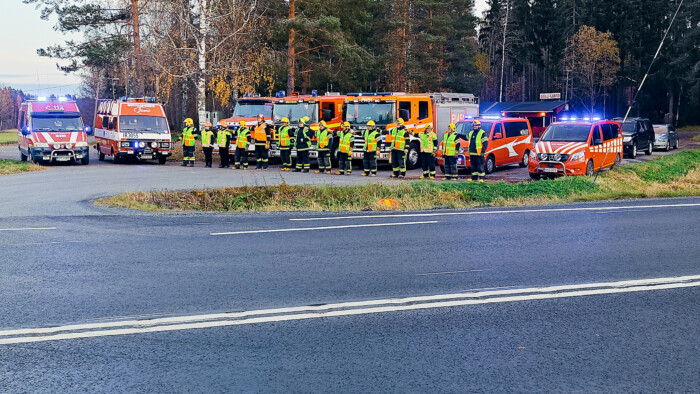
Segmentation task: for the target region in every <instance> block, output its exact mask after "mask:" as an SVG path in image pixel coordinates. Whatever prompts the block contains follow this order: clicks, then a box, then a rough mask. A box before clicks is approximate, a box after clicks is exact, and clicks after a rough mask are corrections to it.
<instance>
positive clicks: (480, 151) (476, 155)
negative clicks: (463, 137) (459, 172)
mask: <svg viewBox="0 0 700 394" xmlns="http://www.w3.org/2000/svg"><path fill="white" fill-rule="evenodd" d="M467 141H469V163H470V164H471V170H472V177H471V179H469V181H470V182H472V181H479V182H483V181H484V177H485V176H486V173H485V172H484V156H485V155H486V149H488V146H489V137H488V135H486V132H485V131H484V129H482V128H481V122H480V121H478V120H475V121H474V122H473V123H472V130H471V131H470V132H469V135H468V136H467Z"/></svg>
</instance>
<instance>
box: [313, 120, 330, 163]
mask: <svg viewBox="0 0 700 394" xmlns="http://www.w3.org/2000/svg"><path fill="white" fill-rule="evenodd" d="M332 137H333V132H332V131H331V130H328V126H327V125H326V122H325V121H324V120H322V121H321V123H320V124H319V128H318V131H317V132H316V153H317V154H318V157H317V162H318V170H316V173H317V174H330V173H331V169H332V167H331V144H332V139H331V138H332Z"/></svg>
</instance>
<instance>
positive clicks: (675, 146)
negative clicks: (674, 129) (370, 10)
mask: <svg viewBox="0 0 700 394" xmlns="http://www.w3.org/2000/svg"><path fill="white" fill-rule="evenodd" d="M679 140H680V138H676V144H675V145H673V149H678V144H679V142H680V141H679Z"/></svg>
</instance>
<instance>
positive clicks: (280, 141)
mask: <svg viewBox="0 0 700 394" xmlns="http://www.w3.org/2000/svg"><path fill="white" fill-rule="evenodd" d="M289 130H290V128H289V126H280V127H279V128H278V129H277V133H276V135H275V138H276V139H277V147H278V148H279V149H291V147H292V136H291V135H290V134H289Z"/></svg>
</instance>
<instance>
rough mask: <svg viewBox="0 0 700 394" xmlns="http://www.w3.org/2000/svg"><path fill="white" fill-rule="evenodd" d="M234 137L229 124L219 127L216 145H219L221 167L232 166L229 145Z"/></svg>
mask: <svg viewBox="0 0 700 394" xmlns="http://www.w3.org/2000/svg"><path fill="white" fill-rule="evenodd" d="M232 139H233V133H231V130H229V129H228V126H227V127H223V128H221V129H219V133H218V134H217V135H216V145H218V146H219V168H231V165H230V161H231V159H230V157H231V156H230V154H231V152H230V151H229V147H230V146H231V140H232Z"/></svg>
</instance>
